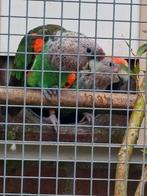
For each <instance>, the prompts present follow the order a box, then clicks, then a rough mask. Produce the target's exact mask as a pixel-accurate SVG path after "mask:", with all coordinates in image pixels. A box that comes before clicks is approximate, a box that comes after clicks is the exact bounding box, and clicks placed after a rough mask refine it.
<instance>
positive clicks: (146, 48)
mask: <svg viewBox="0 0 147 196" xmlns="http://www.w3.org/2000/svg"><path fill="white" fill-rule="evenodd" d="M145 52H147V44H143V45H141V46H140V47H139V48H138V50H137V56H142V55H143V54H144V53H145Z"/></svg>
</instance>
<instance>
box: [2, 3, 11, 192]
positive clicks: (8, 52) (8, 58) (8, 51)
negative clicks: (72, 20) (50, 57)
mask: <svg viewBox="0 0 147 196" xmlns="http://www.w3.org/2000/svg"><path fill="white" fill-rule="evenodd" d="M8 2H9V3H8V6H9V7H8V16H7V17H8V34H7V35H8V39H7V72H6V88H7V90H8V86H9V64H10V25H11V0H9V1H8ZM8 105H9V97H8V91H7V95H6V118H5V123H6V124H5V152H4V157H5V159H4V179H3V194H4V195H5V193H6V171H7V161H8V160H7V140H8Z"/></svg>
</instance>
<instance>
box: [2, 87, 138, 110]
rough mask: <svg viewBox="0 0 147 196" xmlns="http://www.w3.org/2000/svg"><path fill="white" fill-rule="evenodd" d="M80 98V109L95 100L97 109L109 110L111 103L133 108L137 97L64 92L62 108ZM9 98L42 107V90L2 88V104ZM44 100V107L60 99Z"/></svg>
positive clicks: (115, 105)
mask: <svg viewBox="0 0 147 196" xmlns="http://www.w3.org/2000/svg"><path fill="white" fill-rule="evenodd" d="M77 96H78V106H79V107H93V100H94V101H95V107H103V108H109V107H110V104H111V101H112V107H113V108H124V109H125V108H128V107H129V108H133V106H134V104H135V101H136V97H137V96H136V95H135V94H130V95H129V97H128V95H127V93H126V94H122V93H105V92H95V93H93V92H88V91H79V92H76V91H74V90H68V89H65V90H62V91H61V97H60V105H61V106H67V107H68V106H69V107H75V106H76V97H77ZM7 97H8V101H9V104H16V105H22V104H23V103H24V99H25V103H26V105H41V97H42V95H41V91H40V90H30V89H27V90H26V91H25V90H24V89H22V88H20V89H18V88H17V89H16V88H8V89H7V88H4V87H1V88H0V103H1V104H5V103H6V98H7ZM42 99H43V105H51V106H57V105H58V102H59V100H58V98H57V97H53V98H52V100H51V101H48V100H46V99H45V98H42Z"/></svg>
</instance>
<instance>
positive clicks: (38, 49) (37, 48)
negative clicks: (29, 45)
mask: <svg viewBox="0 0 147 196" xmlns="http://www.w3.org/2000/svg"><path fill="white" fill-rule="evenodd" d="M43 45H44V40H43V39H42V38H37V39H35V40H34V43H33V49H34V52H37V53H40V52H41V51H42V48H43Z"/></svg>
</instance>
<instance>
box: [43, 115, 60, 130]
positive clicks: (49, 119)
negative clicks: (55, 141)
mask: <svg viewBox="0 0 147 196" xmlns="http://www.w3.org/2000/svg"><path fill="white" fill-rule="evenodd" d="M43 120H45V121H46V122H47V123H49V124H50V123H51V124H53V126H54V130H55V131H56V133H57V131H58V119H57V117H56V115H55V114H51V115H50V116H49V117H43Z"/></svg>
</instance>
